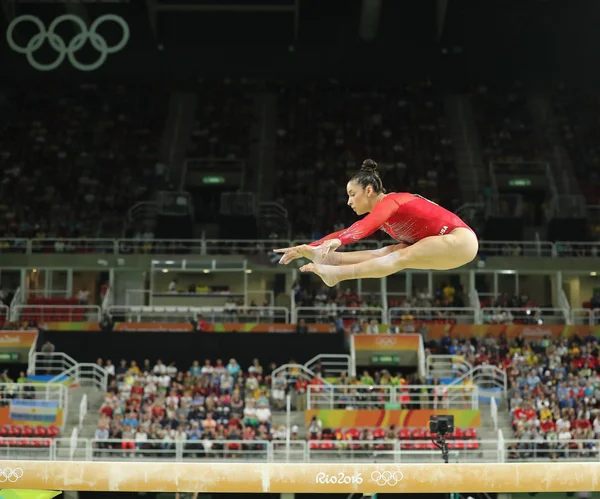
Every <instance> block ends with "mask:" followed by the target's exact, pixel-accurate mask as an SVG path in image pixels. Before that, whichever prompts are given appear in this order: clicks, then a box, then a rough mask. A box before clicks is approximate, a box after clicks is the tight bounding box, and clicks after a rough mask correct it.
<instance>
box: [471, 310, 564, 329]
mask: <svg viewBox="0 0 600 499" xmlns="http://www.w3.org/2000/svg"><path fill="white" fill-rule="evenodd" d="M481 314H482V319H483V323H484V324H530V325H542V324H550V325H553V324H557V325H560V324H563V325H564V324H568V323H569V322H570V321H571V316H570V314H569V310H568V309H564V308H540V307H531V308H508V307H494V308H482V309H481Z"/></svg>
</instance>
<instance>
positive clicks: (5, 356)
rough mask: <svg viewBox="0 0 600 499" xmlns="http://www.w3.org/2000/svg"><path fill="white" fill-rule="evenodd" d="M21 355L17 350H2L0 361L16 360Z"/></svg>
mask: <svg viewBox="0 0 600 499" xmlns="http://www.w3.org/2000/svg"><path fill="white" fill-rule="evenodd" d="M19 357H20V355H19V354H18V353H16V352H0V362H15V361H17V360H19Z"/></svg>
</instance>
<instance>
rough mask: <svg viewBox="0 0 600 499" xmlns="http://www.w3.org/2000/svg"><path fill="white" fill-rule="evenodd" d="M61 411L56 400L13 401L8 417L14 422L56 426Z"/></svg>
mask: <svg viewBox="0 0 600 499" xmlns="http://www.w3.org/2000/svg"><path fill="white" fill-rule="evenodd" d="M59 410H60V407H59V403H58V401H56V400H30V399H12V400H11V401H10V412H9V416H8V417H9V418H10V419H11V420H12V421H20V422H25V421H27V422H34V423H48V424H50V423H52V424H54V423H56V420H57V417H58V412H59Z"/></svg>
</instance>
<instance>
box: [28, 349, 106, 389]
mask: <svg viewBox="0 0 600 499" xmlns="http://www.w3.org/2000/svg"><path fill="white" fill-rule="evenodd" d="M33 365H34V370H33V373H32V374H37V375H40V374H43V375H50V376H53V377H52V379H50V380H49V383H52V382H56V383H61V382H63V381H65V380H68V379H71V380H73V381H74V382H75V383H79V384H80V385H81V386H84V385H85V386H94V387H96V388H98V389H99V390H102V391H106V390H107V387H108V373H107V372H106V369H104V368H103V367H101V366H99V365H98V364H93V363H90V362H76V361H75V359H73V358H72V357H70V356H69V355H67V354H66V353H63V352H55V353H43V352H36V353H35V355H34V361H33Z"/></svg>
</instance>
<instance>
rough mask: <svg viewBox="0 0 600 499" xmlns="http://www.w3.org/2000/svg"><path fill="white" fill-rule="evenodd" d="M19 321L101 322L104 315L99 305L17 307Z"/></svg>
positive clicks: (15, 308) (14, 308) (15, 310)
mask: <svg viewBox="0 0 600 499" xmlns="http://www.w3.org/2000/svg"><path fill="white" fill-rule="evenodd" d="M13 311H14V312H15V314H16V317H17V320H22V321H30V320H33V321H37V322H42V321H48V322H60V321H67V322H79V321H81V322H88V321H89V322H100V319H101V317H102V313H101V311H100V307H99V306H97V305H50V304H48V305H15V306H14V307H13Z"/></svg>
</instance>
